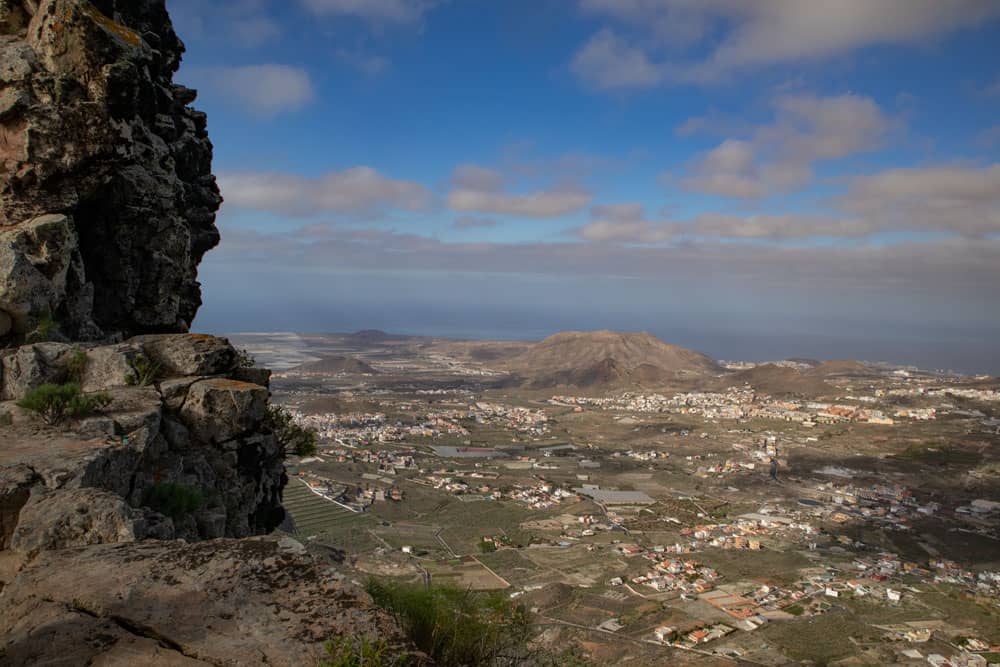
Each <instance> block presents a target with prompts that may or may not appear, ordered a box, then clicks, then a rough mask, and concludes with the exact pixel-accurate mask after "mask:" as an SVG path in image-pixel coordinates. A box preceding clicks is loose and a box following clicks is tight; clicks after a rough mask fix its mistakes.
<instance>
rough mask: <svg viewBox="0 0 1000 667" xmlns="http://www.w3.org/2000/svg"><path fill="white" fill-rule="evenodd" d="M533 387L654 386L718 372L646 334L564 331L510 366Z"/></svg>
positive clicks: (701, 358) (703, 360)
mask: <svg viewBox="0 0 1000 667" xmlns="http://www.w3.org/2000/svg"><path fill="white" fill-rule="evenodd" d="M509 365H510V368H511V370H512V371H514V372H515V373H517V374H519V375H521V376H523V377H526V378H528V381H529V384H533V385H535V386H555V385H559V384H566V385H575V386H588V387H589V386H598V385H602V384H616V383H623V382H638V383H644V384H652V383H656V382H660V381H662V380H666V379H668V378H670V377H674V376H677V375H703V374H708V373H714V372H717V371H719V370H720V369H719V366H718V365H717V364H716V363H715V362H714V361H713V360H712V359H710V358H709V357H707V356H705V355H704V354H702V353H700V352H695V351H694V350H688V349H686V348H683V347H678V346H676V345H670V344H668V343H664V342H663V341H661V340H659V339H658V338H656V337H655V336H652V335H650V334H648V333H620V332H615V331H593V332H579V331H566V332H562V333H558V334H555V335H553V336H549V337H548V338H546V339H545V340H543V341H542V342H540V343H536V344H535V345H532V346H531V347H530V348H528V349H527V350H526V351H525V352H523V353H522V354H520V355H517V356H515V357H513V358H512V359H511V360H510V363H509Z"/></svg>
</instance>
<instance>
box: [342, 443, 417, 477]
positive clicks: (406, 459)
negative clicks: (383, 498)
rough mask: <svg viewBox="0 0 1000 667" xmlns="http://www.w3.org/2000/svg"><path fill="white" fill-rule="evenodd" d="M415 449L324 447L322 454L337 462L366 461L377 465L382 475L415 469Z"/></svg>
mask: <svg viewBox="0 0 1000 667" xmlns="http://www.w3.org/2000/svg"><path fill="white" fill-rule="evenodd" d="M416 453H417V452H416V450H414V449H403V450H398V451H386V450H372V449H360V448H324V449H323V455H324V456H328V457H331V458H333V459H334V460H335V461H337V462H338V463H348V462H350V463H367V464H370V465H376V466H378V471H379V473H381V474H384V475H395V474H396V473H397V472H398V471H400V470H416V469H417V462H416V459H415V455H416Z"/></svg>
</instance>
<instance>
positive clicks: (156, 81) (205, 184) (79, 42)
mask: <svg viewBox="0 0 1000 667" xmlns="http://www.w3.org/2000/svg"><path fill="white" fill-rule="evenodd" d="M183 52H184V45H183V44H182V43H181V41H180V40H179V39H178V37H177V35H176V34H175V33H174V30H173V28H172V26H171V23H170V18H169V16H168V15H167V10H166V7H165V5H164V2H163V0H94V1H93V2H89V1H88V0H41V1H38V0H0V137H2V138H3V140H2V141H0V257H2V256H3V255H4V253H5V249H6V250H7V254H11V253H20V252H23V251H21V250H20V248H23V247H27V246H30V247H31V248H33V249H34V250H35V254H34V256H35V257H39V258H47V257H49V256H53V257H57V258H58V259H59V262H58V264H56V265H55V266H54V268H53V269H52V270H51V271H48V272H46V271H45V270H37V271H34V272H32V271H27V270H21V271H20V272H14V271H13V270H12V269H10V268H9V267H8V266H7V262H0V345H2V344H4V343H6V344H7V345H10V344H15V343H18V342H21V341H23V339H24V337H25V336H26V335H27V334H29V333H30V332H31V331H32V330H34V329H35V328H36V327H38V325H39V323H41V322H45V321H49V322H54V323H55V324H56V325H57V327H58V329H59V330H60V331H61V333H62V334H63V335H64V336H66V337H68V338H70V339H74V340H97V339H103V338H116V337H117V338H124V337H129V336H131V335H135V334H142V333H165V332H184V331H187V330H188V327H189V326H190V323H191V321H192V320H193V319H194V316H195V313H196V312H197V310H198V307H199V306H200V305H201V290H200V286H199V284H198V281H197V267H198V264H199V262H200V261H201V259H202V257H203V256H204V254H205V253H206V252H207V251H208V250H210V249H211V248H213V247H214V246H215V245H216V244H217V243H218V242H219V233H218V230H217V229H216V227H215V212H216V211H217V210H218V208H219V205H220V204H221V202H222V198H221V196H220V195H219V190H218V187H217V186H216V183H215V178H214V176H213V175H212V172H211V162H212V144H211V142H210V141H209V139H208V134H207V132H206V119H205V115H204V114H202V113H200V112H198V111H195V110H194V109H191V108H190V107H189V106H188V105H189V104H190V103H191V102H192V101H194V99H195V92H194V91H192V90H190V89H187V88H184V87H183V86H178V85H175V84H174V83H173V75H174V73H175V72H176V71H177V68H178V66H179V64H180V59H181V54H182V53H183ZM52 215H60V216H65V220H64V221H63V223H62V224H63V227H58V228H57V227H54V225H55V224H56V223H55V222H54V221H58V220H59V219H57V218H51V217H47V218H44V219H45V220H48V221H50V222H49V226H50V227H52V228H53V229H56V231H58V232H59V233H58V234H53V236H52V238H42V239H40V240H39V239H38V238H37V234H35V233H34V229H35V228H37V226H38V223H37V219H38V218H42V217H43V216H52ZM33 221H34V222H33ZM32 222H33V224H34V227H32V229H31V231H32V233H31V234H28V233H27V231H26V229H27V227H28V226H29V223H32ZM36 266H41V267H42V268H43V269H44V268H45V267H47V266H49V264H46V262H44V261H41V262H38V263H36ZM47 273H48V274H51V275H47ZM25 295H29V296H30V297H31V298H25ZM4 329H6V331H5V330H4Z"/></svg>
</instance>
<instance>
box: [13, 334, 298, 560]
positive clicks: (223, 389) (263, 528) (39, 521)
mask: <svg viewBox="0 0 1000 667" xmlns="http://www.w3.org/2000/svg"><path fill="white" fill-rule="evenodd" d="M81 351H82V353H83V354H84V355H85V358H86V362H85V366H84V371H83V383H82V386H83V388H84V389H85V390H86V389H100V390H102V391H105V392H107V393H108V394H109V395H110V396H111V398H112V403H111V405H110V406H109V407H108V408H107V409H106V410H105V411H103V412H102V413H100V414H97V415H95V416H92V417H89V418H86V419H84V420H82V421H80V422H79V423H76V424H71V425H66V426H61V427H59V428H49V427H45V426H43V425H41V424H40V423H39V421H38V420H37V418H36V417H35V416H33V415H31V414H30V413H28V412H26V411H24V410H22V409H21V408H19V407H17V404H16V401H17V400H18V399H21V398H23V397H24V396H25V395H26V394H27V393H28V392H30V391H31V389H33V388H34V387H36V386H38V385H40V384H42V383H46V382H48V383H60V382H64V381H65V380H67V379H68V378H67V368H68V362H69V360H70V359H71V358H73V357H74V356H76V355H79V354H80V353H81ZM137 368H138V369H150V368H153V369H157V371H156V374H153V373H147V377H142V373H141V370H137ZM170 368H175V369H176V368H181V369H183V371H182V372H184V373H185V374H184V375H179V374H177V372H176V371H174V372H170V371H165V370H164V369H170ZM163 373H165V374H167V377H153V376H154V375H158V374H163ZM235 375H239V369H237V368H236V352H235V350H234V349H233V348H232V347H231V346H230V345H229V343H228V342H227V341H225V340H224V339H221V338H214V337H212V336H202V335H195V334H176V335H165V336H143V337H139V338H136V339H131V340H129V341H126V342H124V343H120V344H118V345H113V346H99V347H92V348H80V347H74V346H70V345H68V344H64V343H38V344H35V345H28V346H24V347H21V348H19V349H17V350H12V351H10V352H8V353H6V354H4V355H0V378H2V383H0V399H3V400H4V401H6V402H0V417H2V416H3V415H9V417H8V418H7V419H5V420H4V421H7V422H9V423H8V424H6V425H4V426H0V429H2V430H0V434H2V435H0V437H2V439H3V443H2V446H0V514H3V515H4V518H3V519H2V534H3V540H4V548H10V549H13V550H15V551H23V552H28V553H31V554H34V553H37V552H39V551H41V550H44V549H55V548H64V547H70V546H82V545H86V544H97V543H105V542H122V541H130V540H135V539H142V538H145V537H157V538H161V539H163V538H167V539H169V538H173V537H184V538H187V539H206V538H215V537H246V536H249V535H257V534H261V533H266V532H270V531H271V530H273V529H274V528H276V527H277V526H278V524H279V523H281V520H282V519H283V518H284V511H283V510H282V509H281V504H280V503H281V489H282V488H283V487H284V484H285V470H284V465H283V460H284V452H282V451H281V448H280V447H279V445H278V444H277V443H276V441H275V438H274V435H273V434H272V433H271V432H270V431H269V429H268V426H267V423H266V407H267V388H266V387H264V386H260V385H257V384H253V383H249V382H243V381H240V380H235V379H232V378H231V377H230V376H235ZM147 381H148V382H149V384H148V385H146V386H142V384H143V382H147ZM265 381H266V380H265ZM176 485H180V486H182V487H184V489H188V490H190V491H191V492H192V493H194V494H196V496H197V498H198V500H197V502H196V503H195V504H196V505H197V506H196V507H193V508H191V509H190V510H189V511H186V512H180V513H178V514H177V515H175V516H173V517H167V516H163V515H162V514H159V513H158V512H157V511H156V510H157V507H156V505H157V502H155V501H153V500H151V497H152V496H151V494H154V493H155V492H156V491H157V490H158V489H159V490H166V492H168V493H169V492H170V490H171V489H176ZM161 502H162V501H161ZM3 508H6V509H3ZM159 509H162V508H159Z"/></svg>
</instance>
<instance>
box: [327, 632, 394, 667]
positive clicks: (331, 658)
mask: <svg viewBox="0 0 1000 667" xmlns="http://www.w3.org/2000/svg"><path fill="white" fill-rule="evenodd" d="M324 648H325V649H326V659H324V660H321V661H320V663H319V667H404V666H405V665H411V664H413V660H412V659H411V658H410V656H408V655H406V654H400V655H392V647H391V646H389V643H388V642H387V641H385V640H384V639H372V638H371V637H368V636H367V635H362V636H361V637H360V638H358V639H355V638H353V637H337V638H336V639H332V640H330V641H328V642H327V643H326V644H325V645H324Z"/></svg>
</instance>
